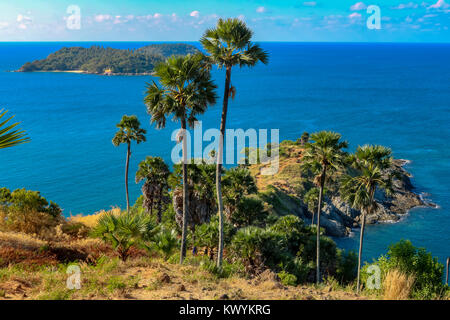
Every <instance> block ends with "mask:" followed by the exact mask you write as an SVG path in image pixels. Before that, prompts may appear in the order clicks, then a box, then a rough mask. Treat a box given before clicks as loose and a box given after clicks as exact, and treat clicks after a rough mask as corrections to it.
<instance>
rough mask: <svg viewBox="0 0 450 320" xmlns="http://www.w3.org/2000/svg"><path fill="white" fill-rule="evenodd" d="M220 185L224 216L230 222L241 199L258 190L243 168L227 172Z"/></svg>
mask: <svg viewBox="0 0 450 320" xmlns="http://www.w3.org/2000/svg"><path fill="white" fill-rule="evenodd" d="M222 184H223V198H224V209H225V215H226V216H227V218H228V220H230V219H231V217H232V215H233V213H234V212H235V211H236V210H237V207H238V205H239V203H240V202H241V200H242V198H244V197H245V196H247V195H250V194H255V193H257V192H258V188H257V187H256V182H255V179H254V178H253V176H252V174H251V172H250V170H248V169H246V168H243V167H236V168H231V169H230V170H227V171H226V172H225V174H224V175H223V181H222Z"/></svg>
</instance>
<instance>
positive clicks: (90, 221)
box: [69, 207, 121, 228]
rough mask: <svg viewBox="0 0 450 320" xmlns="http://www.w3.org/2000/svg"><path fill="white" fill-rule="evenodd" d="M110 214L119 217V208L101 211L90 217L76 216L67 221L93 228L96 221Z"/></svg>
mask: <svg viewBox="0 0 450 320" xmlns="http://www.w3.org/2000/svg"><path fill="white" fill-rule="evenodd" d="M107 213H112V214H114V215H119V214H120V213H121V210H120V208H117V207H116V208H112V209H111V210H107V211H106V210H101V211H99V212H96V213H94V214H91V215H87V216H82V215H76V216H72V217H70V218H69V221H71V222H75V223H82V224H84V225H85V226H86V227H89V228H93V227H95V226H96V225H97V222H98V220H99V219H100V218H101V217H102V216H103V215H105V214H107Z"/></svg>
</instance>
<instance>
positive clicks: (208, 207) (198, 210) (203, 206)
mask: <svg viewBox="0 0 450 320" xmlns="http://www.w3.org/2000/svg"><path fill="white" fill-rule="evenodd" d="M182 173H183V167H182V166H181V165H179V164H176V165H174V172H173V174H172V175H171V177H170V178H169V184H170V188H171V190H173V192H172V200H173V209H174V210H175V219H176V221H177V223H178V225H179V226H180V227H181V228H182V227H183V193H182V185H183V183H182V177H183V175H182ZM214 178H215V165H214V164H208V163H206V162H205V161H202V162H201V163H195V161H194V159H193V160H192V161H191V163H190V164H188V165H187V185H188V210H187V217H186V225H187V226H188V227H190V228H191V230H192V231H193V232H194V231H195V226H196V225H200V224H202V223H205V222H208V221H209V220H210V218H211V216H212V215H213V213H215V212H217V205H216V199H215V196H214Z"/></svg>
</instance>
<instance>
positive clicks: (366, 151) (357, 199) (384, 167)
mask: <svg viewBox="0 0 450 320" xmlns="http://www.w3.org/2000/svg"><path fill="white" fill-rule="evenodd" d="M391 154H392V152H391V150H390V149H389V148H386V147H383V146H370V145H365V146H363V147H358V148H357V149H356V152H355V154H353V155H351V156H350V157H349V163H350V165H351V168H353V169H354V170H355V171H354V172H353V173H352V174H347V175H344V176H343V179H342V184H341V194H342V196H343V198H344V199H345V200H346V201H347V202H348V203H349V204H350V205H351V206H352V207H353V208H355V209H358V210H360V211H361V218H360V222H361V233H360V237H359V252H358V276H357V292H358V293H359V291H360V270H361V257H362V249H363V240H364V227H365V223H366V215H369V214H371V213H372V212H373V210H374V209H376V207H377V202H376V201H375V191H376V190H377V189H378V188H380V189H383V190H384V191H385V193H386V195H390V194H392V180H393V178H394V177H395V176H396V172H395V171H393V170H392V169H394V166H393V164H392V156H391Z"/></svg>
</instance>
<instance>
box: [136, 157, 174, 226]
mask: <svg viewBox="0 0 450 320" xmlns="http://www.w3.org/2000/svg"><path fill="white" fill-rule="evenodd" d="M169 175H170V170H169V167H168V166H167V164H166V163H165V162H164V160H163V159H162V158H161V157H150V156H149V157H147V158H145V160H143V161H141V163H139V169H138V171H137V172H136V183H139V182H140V181H142V180H145V183H144V185H143V186H142V194H143V196H144V202H143V204H142V205H143V207H144V208H146V210H147V212H148V213H150V215H152V214H153V207H154V206H155V205H156V208H157V210H158V212H157V216H156V221H157V222H158V223H161V220H162V205H163V203H166V202H167V201H165V198H167V197H166V196H165V194H166V192H167V191H168V188H169V185H168V181H167V180H168V178H169Z"/></svg>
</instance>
